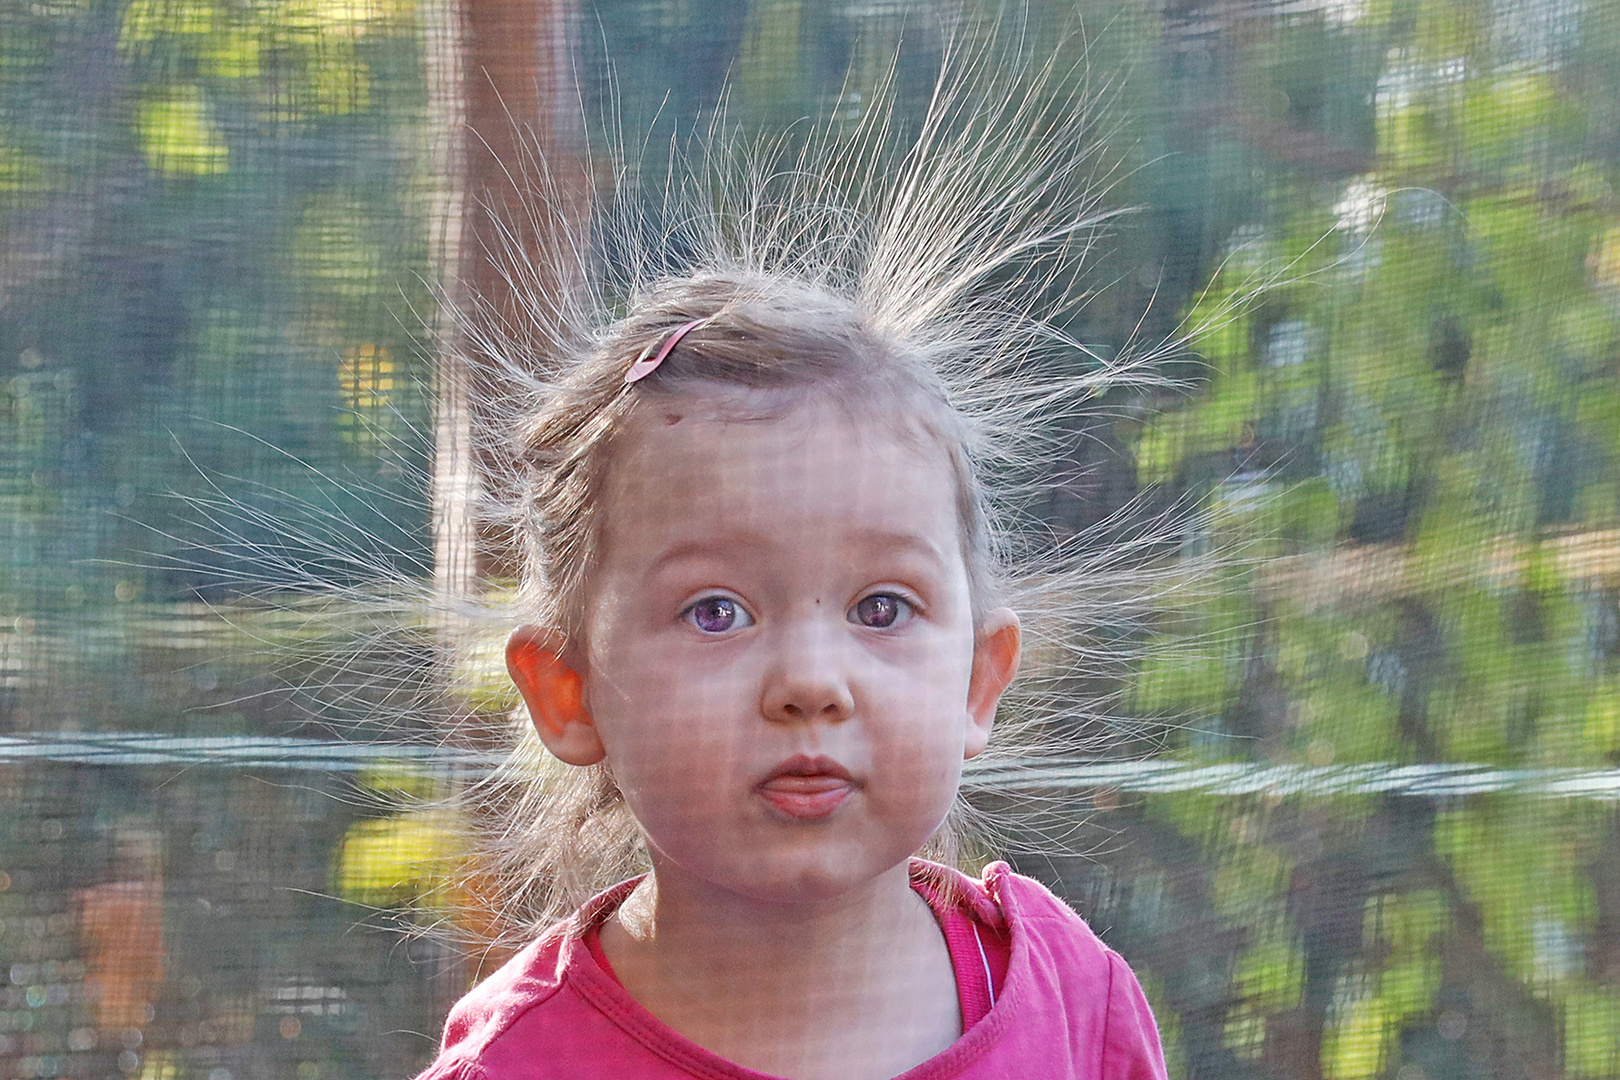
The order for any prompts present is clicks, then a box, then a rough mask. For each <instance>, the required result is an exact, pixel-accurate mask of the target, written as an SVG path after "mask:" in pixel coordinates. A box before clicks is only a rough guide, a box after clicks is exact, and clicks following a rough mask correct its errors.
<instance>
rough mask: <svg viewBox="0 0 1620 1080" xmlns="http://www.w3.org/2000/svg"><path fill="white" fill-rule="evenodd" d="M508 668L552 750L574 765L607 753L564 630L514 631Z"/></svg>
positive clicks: (531, 718) (508, 641) (527, 628)
mask: <svg viewBox="0 0 1620 1080" xmlns="http://www.w3.org/2000/svg"><path fill="white" fill-rule="evenodd" d="M506 670H507V672H508V673H510V674H511V676H512V681H513V682H515V683H517V688H518V693H520V694H522V695H523V704H525V705H527V706H528V707H529V722H530V723H532V724H533V725H534V730H535V732H536V733H537V734H538V735H539V736H540V741H541V742H543V743H545V744H546V749H547V750H550V751H551V752H552V753H553V754H555V755H556V756H557V757H558V758H561V759H562V760H563V761H566V762H567V763H568V764H570V765H595V764H596V763H597V762H598V761H601V760H602V758H603V757H605V756H606V751H605V750H604V749H603V748H602V739H601V737H600V736H598V735H597V733H596V725H595V724H594V723H592V722H591V715H590V713H589V712H588V711H586V708H585V681H584V679H582V678H581V677H580V674H579V672H578V671H577V670H575V665H574V664H572V663H570V662H569V650H568V643H567V640H566V639H565V638H564V637H563V635H562V634H561V633H560V632H559V631H556V630H548V629H546V628H544V627H539V626H520V627H518V628H517V629H516V630H514V631H512V636H511V637H509V638H507V639H506Z"/></svg>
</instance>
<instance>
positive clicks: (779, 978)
mask: <svg viewBox="0 0 1620 1080" xmlns="http://www.w3.org/2000/svg"><path fill="white" fill-rule="evenodd" d="M601 941H602V948H603V950H604V952H606V954H607V956H608V959H609V961H610V962H611V963H612V964H613V967H614V971H615V972H616V973H617V974H618V976H619V979H620V981H621V982H622V983H623V984H624V986H625V988H626V989H627V990H628V991H629V992H630V994H631V996H632V997H634V998H636V1000H637V1001H639V1002H640V1003H641V1004H642V1005H643V1006H645V1007H646V1008H647V1009H648V1010H649V1011H650V1012H652V1013H653V1015H655V1016H657V1017H658V1018H659V1019H660V1020H662V1021H664V1023H666V1024H668V1025H669V1026H670V1027H672V1028H674V1029H675V1030H676V1031H678V1032H680V1033H681V1034H683V1035H685V1036H686V1037H687V1038H689V1039H692V1040H693V1041H694V1042H697V1043H698V1044H699V1045H701V1046H704V1047H706V1048H707V1049H709V1050H712V1051H714V1052H715V1053H717V1054H719V1055H720V1056H722V1057H725V1058H728V1059H730V1060H732V1061H734V1062H736V1063H738V1064H741V1065H747V1066H749V1067H750V1068H754V1069H758V1070H759V1071H761V1072H766V1073H773V1074H776V1075H780V1076H789V1077H800V1078H813V1077H821V1076H828V1077H832V1076H839V1077H846V1078H858V1077H861V1076H872V1077H888V1076H894V1075H897V1074H898V1073H901V1072H904V1071H905V1070H906V1069H908V1068H910V1067H911V1066H913V1065H915V1064H917V1063H918V1062H920V1061H923V1060H926V1059H927V1058H929V1057H931V1056H933V1055H934V1054H936V1053H939V1052H940V1051H941V1050H943V1049H944V1048H945V1047H947V1046H949V1045H950V1043H951V1042H953V1041H954V1040H955V1039H956V1037H957V1036H958V1035H959V1034H960V1033H961V1016H960V1012H959V1011H958V1008H957V997H956V984H955V979H954V976H953V973H952V970H951V963H950V955H949V952H948V951H947V949H946V947H945V943H944V938H943V936H942V934H941V932H940V930H939V926H938V924H937V922H936V921H935V920H934V917H933V914H932V912H930V911H929V910H928V907H927V905H926V903H924V901H923V900H922V898H921V897H919V896H918V895H917V894H916V893H915V892H914V891H913V890H912V888H911V885H910V881H909V878H908V868H907V866H906V865H905V864H904V863H902V864H901V865H899V866H896V867H894V868H892V869H891V870H889V871H886V872H885V873H883V874H881V875H879V876H878V877H877V878H874V879H873V880H872V881H870V882H867V883H866V884H865V885H863V886H861V887H859V888H857V889H855V890H852V891H850V892H848V893H845V894H842V895H840V896H838V897H836V898H833V899H830V900H827V901H824V902H819V903H808V904H772V903H765V902H760V901H757V900H752V899H750V898H747V897H739V896H737V895H735V894H731V893H727V892H725V891H724V890H721V889H716V888H715V887H714V886H712V885H711V884H710V883H707V882H703V881H700V880H693V879H691V878H689V877H687V876H685V875H683V874H681V872H680V871H679V869H678V868H672V867H664V868H662V872H659V871H656V870H655V872H654V873H653V874H650V875H648V877H647V879H646V880H645V881H643V882H642V883H641V885H640V886H638V887H637V889H636V890H635V892H634V893H632V894H631V895H630V896H629V897H628V898H627V899H626V900H625V902H624V904H623V905H621V906H620V908H619V910H618V911H617V912H615V913H614V914H613V916H612V917H610V918H609V919H608V920H607V922H606V923H604V925H603V927H602V932H601Z"/></svg>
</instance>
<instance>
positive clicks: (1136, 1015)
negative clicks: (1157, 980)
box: [1102, 952, 1168, 1080]
mask: <svg viewBox="0 0 1620 1080" xmlns="http://www.w3.org/2000/svg"><path fill="white" fill-rule="evenodd" d="M1108 964H1109V972H1108V974H1109V979H1108V1021H1107V1024H1108V1026H1107V1028H1106V1029H1105V1032H1106V1034H1105V1035H1104V1037H1103V1075H1102V1080H1168V1073H1167V1072H1166V1069H1165V1064H1164V1050H1163V1049H1162V1048H1161V1047H1160V1045H1159V1028H1158V1025H1157V1024H1155V1023H1154V1022H1153V1010H1152V1009H1151V1008H1150V1007H1149V1006H1148V1003H1147V997H1146V996H1145V995H1144V994H1143V993H1142V986H1141V984H1140V983H1138V982H1137V981H1136V976H1135V975H1134V974H1132V973H1131V969H1130V967H1129V965H1127V964H1126V963H1125V961H1124V959H1122V958H1121V957H1120V956H1119V955H1118V954H1117V953H1113V952H1110V953H1109V954H1108Z"/></svg>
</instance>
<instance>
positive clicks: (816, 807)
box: [755, 754, 856, 818]
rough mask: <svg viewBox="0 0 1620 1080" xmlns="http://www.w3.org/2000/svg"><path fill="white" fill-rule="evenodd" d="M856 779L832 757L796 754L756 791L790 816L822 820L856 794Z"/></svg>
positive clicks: (772, 771) (772, 772) (773, 771)
mask: <svg viewBox="0 0 1620 1080" xmlns="http://www.w3.org/2000/svg"><path fill="white" fill-rule="evenodd" d="M855 788H856V783H855V778H854V777H853V776H851V775H850V773H849V770H848V769H846V768H844V767H843V766H842V765H840V764H839V763H838V762H837V761H834V760H833V759H832V758H829V757H822V756H819V755H818V756H816V757H811V756H810V755H808V754H795V755H794V756H793V757H790V758H788V759H787V760H786V761H784V762H782V763H781V764H780V765H778V766H777V767H776V768H774V769H772V770H771V772H770V774H769V775H768V776H766V777H765V779H764V780H761V781H760V783H759V786H758V787H757V788H755V790H756V791H758V792H759V793H760V795H761V796H762V797H763V798H764V799H765V801H766V802H768V803H770V804H771V805H772V806H774V807H776V808H777V809H778V810H780V811H782V813H784V814H787V815H788V816H789V817H796V818H821V817H826V816H827V815H828V814H831V813H832V812H833V811H834V810H837V809H838V808H839V807H840V806H842V805H843V804H844V800H845V799H847V798H849V797H850V795H851V794H853V793H854V791H855Z"/></svg>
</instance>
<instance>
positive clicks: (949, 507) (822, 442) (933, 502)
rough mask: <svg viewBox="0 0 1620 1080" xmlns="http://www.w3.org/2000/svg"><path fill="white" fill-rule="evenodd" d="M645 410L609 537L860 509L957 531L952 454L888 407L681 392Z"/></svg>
mask: <svg viewBox="0 0 1620 1080" xmlns="http://www.w3.org/2000/svg"><path fill="white" fill-rule="evenodd" d="M756 404H758V403H756ZM638 412H639V415H638V416H637V417H636V419H635V421H634V422H633V423H632V424H630V425H627V428H626V430H625V431H624V432H623V436H622V438H623V441H622V442H621V444H620V446H619V448H618V451H617V452H616V453H615V454H614V455H613V458H612V462H611V464H610V466H609V475H608V478H607V484H606V485H605V489H604V495H605V496H606V498H605V504H604V506H603V509H604V511H605V512H606V517H607V526H608V528H607V532H609V533H614V532H620V533H622V532H623V531H624V530H625V529H627V528H633V529H634V530H635V531H636V532H637V533H639V534H642V535H646V534H647V533H648V532H649V531H651V532H659V531H663V530H661V529H659V528H657V527H656V526H657V525H658V524H659V522H663V523H665V524H668V525H670V526H672V527H673V526H674V525H676V524H681V525H690V524H692V521H691V520H688V519H696V520H699V521H701V520H704V516H705V515H709V516H710V520H712V521H713V524H714V527H715V528H717V529H718V528H721V527H722V526H723V525H725V524H727V523H732V524H735V523H739V522H744V521H749V520H750V519H754V518H763V519H764V520H765V521H770V520H776V521H780V522H781V523H783V525H784V526H785V525H786V524H787V523H789V522H796V523H798V524H797V525H795V527H802V526H803V524H804V520H803V519H806V518H810V519H814V518H817V517H822V518H825V517H827V516H828V515H834V516H844V515H854V516H857V517H866V518H871V517H879V516H881V517H889V518H895V517H904V518H908V519H913V520H914V521H915V524H916V526H917V527H919V528H929V529H933V528H936V527H943V528H947V529H949V530H950V531H951V532H952V533H953V534H954V532H955V530H956V520H955V519H956V514H955V501H956V500H955V491H954V484H953V482H952V476H951V470H950V466H949V461H948V458H947V457H946V455H945V454H943V453H941V452H939V450H938V448H937V447H930V446H929V445H928V443H927V441H926V440H922V439H918V438H917V437H916V435H915V433H914V432H913V431H911V430H909V429H908V425H905V424H903V423H901V422H899V421H898V420H893V419H890V418H886V417H884V416H883V415H881V414H880V413H877V412H876V411H872V412H868V411H865V410H859V409H856V410H851V409H849V408H846V407H844V406H842V405H840V404H839V403H837V402H833V401H819V400H811V401H803V402H800V403H798V404H795V405H792V406H790V407H787V408H783V409H776V410H768V409H759V408H755V409H740V410H727V409H723V408H721V407H717V405H716V404H715V403H713V402H710V401H697V402H693V401H685V400H679V399H671V400H667V401H654V402H648V403H647V407H645V408H643V409H641V410H638ZM751 523H752V524H754V525H756V526H758V525H760V524H762V522H759V521H753V522H751Z"/></svg>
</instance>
